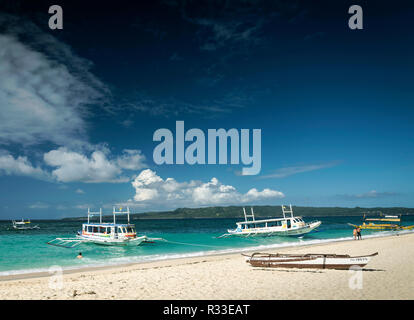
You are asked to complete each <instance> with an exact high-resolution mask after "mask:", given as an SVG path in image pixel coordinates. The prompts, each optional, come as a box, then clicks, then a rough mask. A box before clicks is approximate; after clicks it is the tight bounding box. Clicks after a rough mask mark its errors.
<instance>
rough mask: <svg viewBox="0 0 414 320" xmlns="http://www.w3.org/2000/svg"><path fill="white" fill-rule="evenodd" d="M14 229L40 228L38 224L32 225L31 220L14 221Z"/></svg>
mask: <svg viewBox="0 0 414 320" xmlns="http://www.w3.org/2000/svg"><path fill="white" fill-rule="evenodd" d="M12 225H13V229H15V230H33V229H40V228H39V226H38V225H32V222H31V221H30V220H27V221H24V219H22V221H15V220H13V221H12Z"/></svg>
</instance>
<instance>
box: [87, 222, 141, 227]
mask: <svg viewBox="0 0 414 320" xmlns="http://www.w3.org/2000/svg"><path fill="white" fill-rule="evenodd" d="M83 225H84V226H85V225H86V226H92V227H135V225H134V224H130V223H124V224H122V223H115V224H114V223H111V222H108V223H105V222H102V223H99V222H97V223H84V224H83Z"/></svg>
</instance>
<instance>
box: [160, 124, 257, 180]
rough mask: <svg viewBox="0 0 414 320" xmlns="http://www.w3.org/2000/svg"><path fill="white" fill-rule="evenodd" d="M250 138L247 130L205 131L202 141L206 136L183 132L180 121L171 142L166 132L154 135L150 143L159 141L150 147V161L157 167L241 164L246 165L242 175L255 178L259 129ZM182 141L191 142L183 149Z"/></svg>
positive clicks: (196, 132) (183, 143)
mask: <svg viewBox="0 0 414 320" xmlns="http://www.w3.org/2000/svg"><path fill="white" fill-rule="evenodd" d="M251 138H252V139H250V129H240V130H237V129H234V128H233V129H229V130H225V129H208V130H207V142H206V135H205V134H204V132H203V131H202V130H201V129H197V128H193V129H190V130H188V131H187V132H185V129H184V121H176V129H175V139H174V134H173V132H171V130H169V129H165V128H163V129H158V130H156V131H155V132H154V135H153V141H161V142H160V143H159V144H158V145H157V146H156V147H155V148H154V152H153V159H154V162H155V163H156V164H159V165H161V164H174V163H175V164H184V163H187V164H191V165H192V164H217V163H218V164H228V163H230V164H234V165H237V164H240V162H241V163H243V164H244V165H246V166H249V167H244V168H243V169H242V174H243V175H256V174H258V173H260V169H261V166H262V130H261V129H253V130H252V137H251ZM229 141H230V146H229V145H228V142H229ZM250 141H251V143H252V148H251V153H250ZM185 142H192V143H191V144H190V145H188V146H187V148H185ZM217 142H218V144H217ZM206 143H207V150H206ZM174 145H175V162H174ZM217 150H218V162H217ZM206 151H207V155H206ZM229 158H230V159H229Z"/></svg>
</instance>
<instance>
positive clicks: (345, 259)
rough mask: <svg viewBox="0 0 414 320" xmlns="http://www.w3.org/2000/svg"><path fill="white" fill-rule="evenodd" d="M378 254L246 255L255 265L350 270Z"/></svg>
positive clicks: (249, 261) (362, 265) (364, 264)
mask: <svg viewBox="0 0 414 320" xmlns="http://www.w3.org/2000/svg"><path fill="white" fill-rule="evenodd" d="M243 255H244V254H243ZM376 255H378V252H375V253H373V254H370V255H366V256H356V257H351V256H349V255H345V254H317V253H308V254H280V253H276V254H270V253H259V252H256V253H253V254H252V255H251V256H249V255H244V256H246V257H247V261H246V262H247V263H250V264H251V265H252V266H253V267H270V268H313V269H340V270H348V269H350V268H351V267H361V268H362V267H364V266H366V264H367V263H368V262H369V261H370V260H371V258H372V257H374V256H376Z"/></svg>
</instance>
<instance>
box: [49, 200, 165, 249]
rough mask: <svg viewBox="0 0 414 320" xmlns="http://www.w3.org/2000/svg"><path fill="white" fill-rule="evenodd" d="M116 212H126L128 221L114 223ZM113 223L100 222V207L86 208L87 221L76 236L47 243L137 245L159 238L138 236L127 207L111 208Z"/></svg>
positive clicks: (65, 244) (60, 244)
mask: <svg viewBox="0 0 414 320" xmlns="http://www.w3.org/2000/svg"><path fill="white" fill-rule="evenodd" d="M117 214H127V216H128V223H126V224H118V223H116V215H117ZM95 215H99V216H100V219H99V222H91V221H90V217H93V216H95ZM113 217H114V220H113V223H104V222H102V209H100V210H99V212H91V211H90V210H89V208H88V222H87V223H84V224H82V230H80V231H78V234H77V235H76V238H56V239H54V240H51V241H49V242H48V243H47V244H50V245H55V246H60V247H66V248H73V247H75V246H77V245H79V244H81V243H85V242H89V243H95V244H101V245H108V246H128V245H133V246H138V245H140V244H141V243H144V242H152V241H154V240H160V239H159V238H149V237H147V236H145V235H142V236H138V235H137V232H136V230H135V225H134V224H131V223H130V220H129V207H127V210H126V211H122V208H120V211H116V210H115V207H114V208H113Z"/></svg>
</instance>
